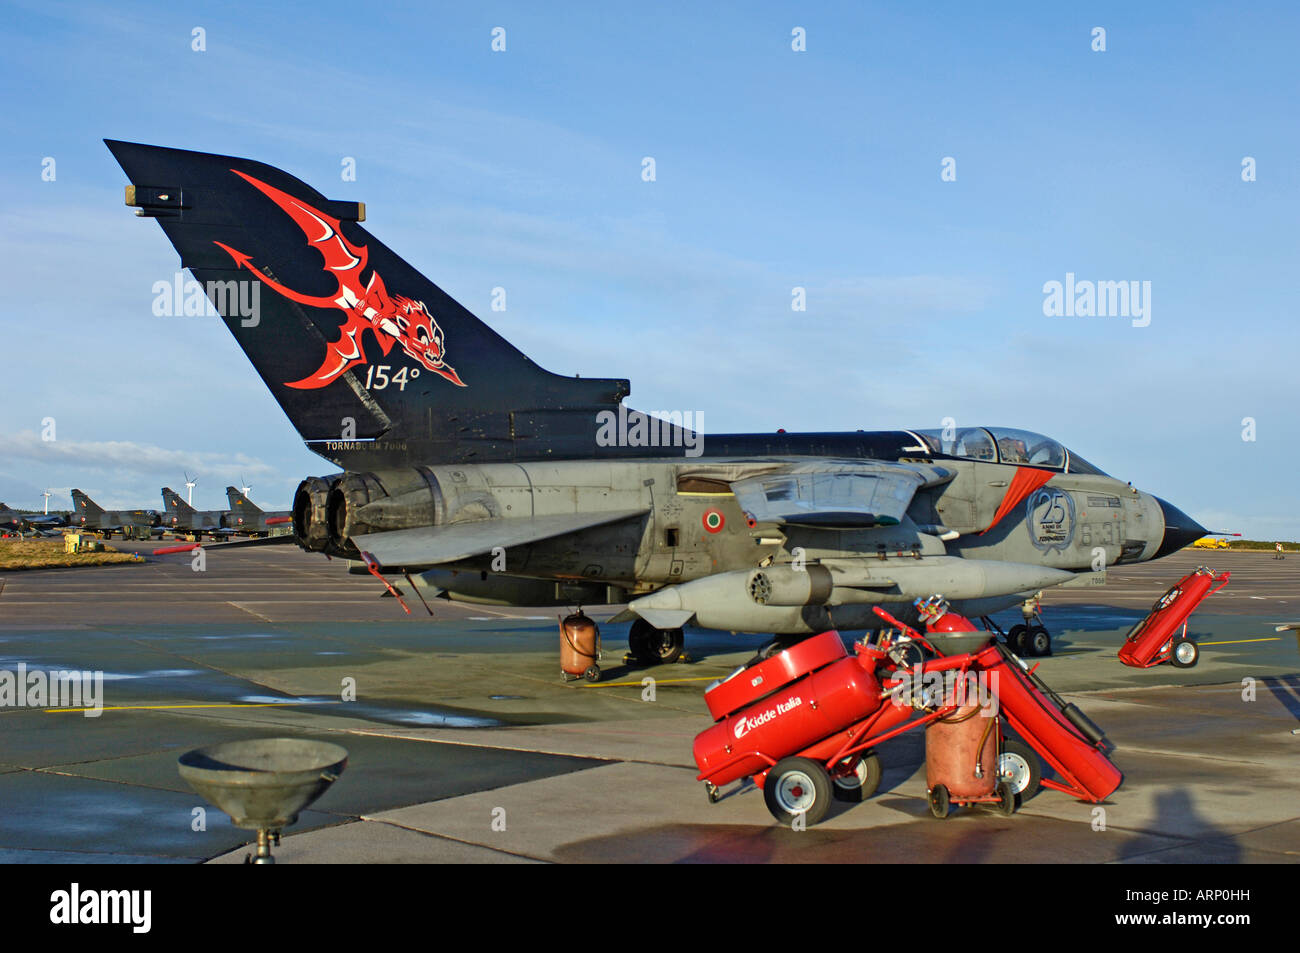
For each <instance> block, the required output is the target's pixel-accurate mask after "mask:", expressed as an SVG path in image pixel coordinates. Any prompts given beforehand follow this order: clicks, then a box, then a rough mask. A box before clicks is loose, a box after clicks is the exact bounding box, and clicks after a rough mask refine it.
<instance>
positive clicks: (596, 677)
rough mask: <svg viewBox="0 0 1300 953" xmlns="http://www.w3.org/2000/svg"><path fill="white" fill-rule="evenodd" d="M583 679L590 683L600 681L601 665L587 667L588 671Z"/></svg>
mask: <svg viewBox="0 0 1300 953" xmlns="http://www.w3.org/2000/svg"><path fill="white" fill-rule="evenodd" d="M582 677H583V678H585V679H586V680H587V681H589V682H598V681H600V666H599V665H589V666H587V670H586V671H585V672H583V673H582Z"/></svg>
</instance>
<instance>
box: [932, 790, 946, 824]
mask: <svg viewBox="0 0 1300 953" xmlns="http://www.w3.org/2000/svg"><path fill="white" fill-rule="evenodd" d="M928 799H929V801H930V813H931V814H933V815H934V816H935V817H937V818H939V820H941V821H942V820H944V819H946V818H947V817H948V789H947V788H946V787H944V786H943V785H942V784H936V785H935V786H934V787H933V788H931V789H930V793H929V795H928Z"/></svg>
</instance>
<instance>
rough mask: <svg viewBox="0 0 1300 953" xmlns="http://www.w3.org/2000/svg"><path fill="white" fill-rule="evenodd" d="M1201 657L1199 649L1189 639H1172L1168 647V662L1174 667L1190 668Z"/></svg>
mask: <svg viewBox="0 0 1300 953" xmlns="http://www.w3.org/2000/svg"><path fill="white" fill-rule="evenodd" d="M1200 657H1201V650H1200V649H1199V648H1197V646H1196V643H1195V642H1193V641H1192V640H1191V639H1174V644H1173V645H1172V646H1171V648H1170V653H1169V664H1170V665H1172V666H1174V668H1191V667H1192V666H1193V665H1195V664H1196V661H1197V659H1199V658H1200Z"/></svg>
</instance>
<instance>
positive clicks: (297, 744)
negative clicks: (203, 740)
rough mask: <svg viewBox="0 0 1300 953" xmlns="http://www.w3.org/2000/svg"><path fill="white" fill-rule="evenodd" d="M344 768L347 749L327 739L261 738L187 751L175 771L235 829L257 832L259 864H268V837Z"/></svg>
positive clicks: (294, 815) (328, 784)
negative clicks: (222, 812) (227, 817)
mask: <svg viewBox="0 0 1300 953" xmlns="http://www.w3.org/2000/svg"><path fill="white" fill-rule="evenodd" d="M347 764H348V753H347V751H346V750H345V749H344V748H340V747H339V746H338V745H334V744H330V743H329V742H326V741H309V740H306V739H298V738H260V739H257V740H255V741H228V742H226V743H224V744H219V745H211V746H210V747H207V748H198V749H196V750H194V751H187V752H186V753H185V754H183V755H181V757H180V763H179V769H180V773H181V777H182V778H184V779H185V781H186V783H188V784H189V786H190V787H192V788H193V789H194V790H195V791H197V792H198V793H199V794H200V795H202V796H203V797H204V798H205V799H206V800H208V801H210V802H211V803H213V804H215V805H216V806H217V807H219V808H220V809H221V810H223V811H225V812H226V813H227V814H229V815H230V819H231V821H233V822H234V825H235V826H236V827H243V828H246V829H249V830H256V831H258V845H259V850H258V857H259V860H261V859H262V858H263V857H265V858H266V860H265V861H262V862H270V851H269V849H267V850H265V851H264V850H263V847H264V846H266V843H267V841H268V840H269V838H268V835H273V834H276V833H278V832H279V830H280V829H281V828H283V827H288V826H289V825H290V824H293V823H294V822H295V821H297V820H298V812H299V811H301V810H303V809H304V808H305V807H307V805H309V804H311V803H312V802H313V801H315V800H316V799H317V798H318V797H320V796H321V795H322V794H324V793H325V791H326V789H328V788H329V786H330V785H331V784H333V783H334V782H335V781H336V780H338V776H339V775H340V774H342V773H343V769H344V768H346V767H347ZM277 839H278V838H277Z"/></svg>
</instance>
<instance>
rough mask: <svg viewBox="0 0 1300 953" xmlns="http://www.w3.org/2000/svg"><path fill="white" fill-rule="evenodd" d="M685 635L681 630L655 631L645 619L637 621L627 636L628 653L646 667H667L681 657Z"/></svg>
mask: <svg viewBox="0 0 1300 953" xmlns="http://www.w3.org/2000/svg"><path fill="white" fill-rule="evenodd" d="M685 645H686V633H685V632H683V631H682V630H681V629H656V628H655V627H654V626H652V625H651V624H650V623H649V622H647V621H646V620H645V619H637V620H636V621H635V622H633V623H632V628H631V629H630V630H629V631H628V634H627V647H628V651H629V652H631V653H632V656H633V657H634V658H635V659H636V660H637V661H638V662H642V663H644V664H646V665H656V664H658V665H667V664H669V663H671V662H676V661H677V660H678V659H679V658H681V657H682V649H683V647H684V646H685Z"/></svg>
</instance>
